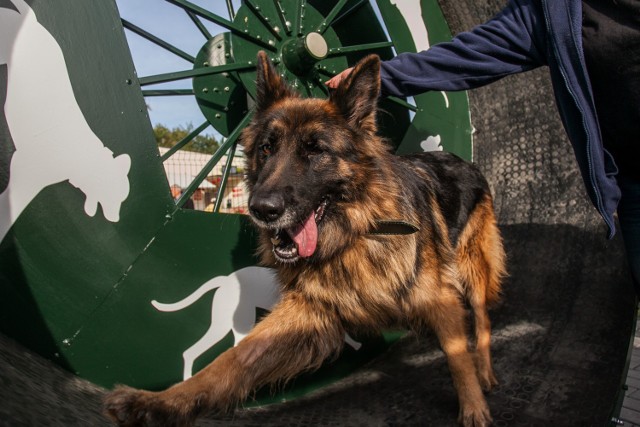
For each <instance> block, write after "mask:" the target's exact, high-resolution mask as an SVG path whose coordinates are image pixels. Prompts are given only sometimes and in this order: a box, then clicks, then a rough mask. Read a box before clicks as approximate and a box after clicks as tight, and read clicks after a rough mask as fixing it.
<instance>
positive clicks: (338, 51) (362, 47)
mask: <svg viewBox="0 0 640 427" xmlns="http://www.w3.org/2000/svg"><path fill="white" fill-rule="evenodd" d="M391 46H393V42H378V43H366V44H358V45H353V46H342V47H333V48H331V49H329V54H328V55H327V56H339V55H346V54H347V53H352V52H361V51H367V50H375V49H381V48H384V47H391Z"/></svg>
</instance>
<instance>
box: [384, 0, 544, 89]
mask: <svg viewBox="0 0 640 427" xmlns="http://www.w3.org/2000/svg"><path fill="white" fill-rule="evenodd" d="M545 52H546V27H545V21H544V18H543V12H542V7H541V5H540V3H539V0H511V1H509V3H508V4H507V6H506V7H505V8H504V9H503V10H502V11H501V12H500V13H498V15H496V16H495V17H494V18H492V19H491V20H490V21H488V22H486V23H484V24H481V25H478V26H477V27H475V28H473V29H472V30H470V31H467V32H464V33H460V34H458V35H457V36H456V37H454V38H453V39H452V40H451V41H450V42H445V43H439V44H436V45H433V46H431V47H430V48H429V49H427V50H425V51H422V52H419V53H402V54H399V55H398V56H396V57H395V58H393V59H391V60H389V61H384V62H383V63H382V65H381V71H380V77H381V81H382V89H381V92H382V95H383V96H388V95H395V96H402V97H404V96H411V95H417V94H420V93H423V92H426V91H430V90H446V91H457V90H466V89H473V88H476V87H480V86H483V85H486V84H488V83H491V82H494V81H496V80H498V79H500V78H502V77H504V76H507V75H510V74H515V73H520V72H523V71H528V70H531V69H533V68H536V67H539V66H541V65H546V62H547V60H546V53H545Z"/></svg>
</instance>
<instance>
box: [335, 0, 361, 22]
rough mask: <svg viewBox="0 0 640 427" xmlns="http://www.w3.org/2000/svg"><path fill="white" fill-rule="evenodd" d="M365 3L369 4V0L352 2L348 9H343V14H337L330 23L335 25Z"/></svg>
mask: <svg viewBox="0 0 640 427" xmlns="http://www.w3.org/2000/svg"><path fill="white" fill-rule="evenodd" d="M365 4H369V0H360V1H359V2H358V3H356V4H354V5H353V6H351V7H350V8H349V9H347V10H345V11H344V13H343V14H341V15H340V16H337V17H336V18H335V19H334V20H333V21H332V22H331V25H336V24H338V23H339V22H340V21H342V20H343V19H344V18H346V17H347V16H349V15H351V14H352V13H353V12H356V11H357V10H358V9H360V8H361V7H362V6H364V5H365Z"/></svg>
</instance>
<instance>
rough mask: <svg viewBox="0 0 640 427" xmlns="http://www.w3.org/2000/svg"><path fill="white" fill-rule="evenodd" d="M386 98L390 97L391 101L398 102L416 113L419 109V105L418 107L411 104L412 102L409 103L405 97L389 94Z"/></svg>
mask: <svg viewBox="0 0 640 427" xmlns="http://www.w3.org/2000/svg"><path fill="white" fill-rule="evenodd" d="M386 99H388V100H389V101H391V102H393V103H394V104H398V105H400V106H401V107H404V108H406V109H408V110H411V111H413V112H414V113H415V112H416V111H418V107H416V106H415V105H411V104H409V103H408V102H407V101H405V100H404V99H402V98H396V97H395V96H389V97H387V98H386Z"/></svg>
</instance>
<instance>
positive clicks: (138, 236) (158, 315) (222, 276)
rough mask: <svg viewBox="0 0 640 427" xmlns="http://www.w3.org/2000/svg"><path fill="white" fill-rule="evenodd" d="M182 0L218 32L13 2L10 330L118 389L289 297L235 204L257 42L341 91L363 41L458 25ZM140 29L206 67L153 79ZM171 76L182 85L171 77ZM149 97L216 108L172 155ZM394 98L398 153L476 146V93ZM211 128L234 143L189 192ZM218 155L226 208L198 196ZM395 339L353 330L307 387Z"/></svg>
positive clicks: (303, 85) (1, 144)
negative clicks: (342, 75)
mask: <svg viewBox="0 0 640 427" xmlns="http://www.w3.org/2000/svg"><path fill="white" fill-rule="evenodd" d="M156 1H158V2H159V1H162V0H156ZM167 2H168V3H171V4H173V5H174V7H175V13H176V14H184V13H186V14H187V15H188V16H189V17H190V18H191V19H192V21H193V24H194V26H195V27H196V28H197V29H198V30H199V31H200V32H201V33H202V35H203V42H202V47H201V49H200V50H199V51H198V52H190V53H186V52H183V51H182V50H180V49H178V48H176V47H174V46H172V45H171V44H170V43H168V42H166V41H164V40H162V39H160V38H158V37H156V36H154V35H152V34H150V33H149V32H147V31H146V30H145V29H143V28H141V27H140V26H138V25H137V24H136V23H135V22H129V21H127V20H123V19H121V17H120V14H119V12H118V9H117V7H116V4H115V2H114V1H111V0H108V1H100V2H87V1H83V0H30V1H24V0H3V1H0V105H4V114H3V115H0V330H1V331H2V333H4V334H6V335H9V336H11V337H13V338H15V339H16V340H18V341H19V342H20V343H22V344H24V345H25V346H27V347H28V348H30V349H32V350H34V351H36V352H37V353H39V354H41V355H43V356H45V357H47V358H49V359H51V360H52V361H54V362H55V363H57V364H59V365H61V366H63V367H65V368H67V369H68V370H70V371H71V372H74V373H76V374H77V375H79V376H81V377H83V378H86V379H88V380H90V381H92V382H94V383H96V384H99V385H102V386H106V387H110V386H112V385H113V384H115V383H124V384H128V385H131V386H134V387H142V388H147V389H159V388H164V387H166V386H168V385H170V384H172V383H175V382H177V381H180V380H182V379H183V378H185V377H187V376H189V375H190V373H193V372H196V371H197V370H198V369H200V368H202V367H203V366H205V365H206V364H208V363H209V362H210V361H211V360H212V359H213V358H215V357H216V356H217V355H218V354H220V353H221V352H222V351H224V350H225V349H227V348H229V347H230V346H232V345H233V344H234V343H235V342H237V341H238V340H239V339H241V338H242V336H244V334H246V332H247V331H248V329H249V328H250V326H251V324H252V323H253V322H255V321H256V319H259V316H260V315H262V314H264V312H265V311H266V310H268V308H269V304H272V303H273V301H274V300H275V299H276V298H277V295H275V294H274V293H273V292H272V291H273V289H275V284H274V283H273V277H272V275H271V273H270V272H269V270H268V269H264V268H262V267H256V262H257V260H256V259H255V258H254V255H253V254H254V238H255V236H254V232H253V229H252V226H251V224H250V221H249V219H248V217H247V216H245V215H240V214H226V213H220V212H219V211H220V207H221V206H220V205H221V202H222V200H223V197H222V196H223V194H224V191H225V190H224V189H225V186H226V185H227V182H228V180H229V171H230V170H231V167H230V166H231V164H232V161H233V158H234V155H236V154H239V148H238V147H237V139H238V136H239V134H240V132H241V131H242V129H243V128H244V126H245V125H246V124H247V123H248V121H249V120H250V119H251V111H252V110H251V108H252V98H253V97H254V95H255V82H254V80H255V69H254V67H255V65H254V61H255V58H256V54H257V52H258V51H260V50H264V51H266V52H267V53H268V54H269V55H270V56H271V58H272V59H273V61H274V62H275V63H276V64H277V67H278V69H279V70H280V72H281V73H282V74H283V75H284V76H285V77H286V78H287V80H288V81H289V82H290V84H292V85H293V86H294V87H296V88H298V90H299V91H300V93H301V94H302V95H303V96H317V97H326V96H328V91H327V89H326V87H325V85H324V81H326V80H327V79H328V78H330V77H331V76H332V75H334V74H335V73H338V72H339V71H341V70H342V69H344V68H346V67H347V66H349V65H352V64H354V63H355V62H356V61H357V60H358V59H359V58H361V57H363V56H364V55H367V54H370V53H376V54H378V55H380V56H381V57H383V58H390V57H392V56H393V55H394V54H395V53H400V52H405V51H416V50H420V49H424V48H428V47H429V45H431V44H434V43H437V42H439V41H444V40H448V39H449V38H450V37H451V35H450V33H449V30H448V27H447V25H446V23H445V21H444V19H443V17H442V14H441V12H440V9H439V7H438V4H437V2H436V0H414V1H405V2H399V1H394V0H378V1H376V2H373V1H371V2H370V1H365V0H316V1H313V0H244V1H242V2H241V3H239V4H238V3H235V4H234V3H233V2H231V1H229V2H227V3H228V12H229V13H228V15H229V16H226V17H222V16H220V15H217V14H214V13H212V12H211V11H209V10H207V9H206V7H204V6H201V5H199V4H195V3H191V2H189V1H187V0H167ZM149 3H151V2H149ZM398 3H399V4H398ZM205 24H206V25H205ZM212 25H214V26H215V28H219V32H218V33H212V31H211V28H212ZM129 32H130V33H133V34H137V35H139V36H142V37H144V38H146V39H147V40H149V42H150V43H154V44H156V45H158V46H160V47H163V48H165V49H166V50H168V51H169V52H171V53H173V54H175V55H177V56H179V57H181V58H183V59H185V60H187V61H188V62H190V63H192V64H193V66H192V67H191V68H189V69H185V70H175V71H174V72H171V73H166V74H161V75H152V76H138V75H137V73H136V70H135V68H134V63H133V61H132V58H131V55H130V51H129V48H128V45H127V39H126V33H129ZM165 82H181V83H182V84H183V85H184V88H183V89H174V88H171V89H163V88H162V87H161V86H158V85H159V84H161V83H165ZM149 96H193V97H194V98H195V100H196V101H197V103H198V105H199V107H200V109H201V112H202V118H201V119H198V120H201V121H200V122H201V123H202V124H201V125H200V126H198V127H196V128H195V129H194V130H193V132H191V134H190V135H189V136H188V137H187V138H185V140H183V141H182V142H181V143H179V144H178V145H177V146H176V147H174V149H171V150H169V151H168V152H166V153H165V154H163V155H162V156H161V155H160V153H159V151H158V147H157V145H156V142H155V139H154V135H153V130H152V126H151V123H150V120H149V116H148V111H147V107H146V104H145V97H149ZM382 104H383V105H382V109H383V110H384V111H386V112H387V114H384V115H383V116H381V124H382V127H383V132H384V134H385V135H386V136H388V137H389V138H390V139H391V141H392V143H393V144H394V146H395V147H396V150H397V152H398V153H407V152H415V151H421V150H428V149H442V148H444V149H446V150H449V151H453V152H456V153H457V154H459V155H461V156H463V157H465V158H471V155H472V135H471V125H470V119H469V108H468V102H467V98H466V94H465V93H429V94H425V95H420V96H417V97H415V98H414V99H412V100H403V99H386V100H383V101H382ZM209 126H212V127H213V128H214V129H215V130H216V132H218V133H219V134H220V135H222V136H223V137H224V139H223V142H222V144H221V146H220V149H219V150H218V151H217V152H216V153H215V154H213V155H212V156H210V158H209V159H208V161H207V163H206V165H204V167H203V168H202V170H201V171H200V172H199V173H198V174H197V176H195V177H194V179H193V180H192V182H191V183H190V184H189V185H187V186H186V188H185V189H184V191H183V193H182V196H181V197H180V198H179V199H178V200H177V202H176V201H174V199H173V198H172V196H171V192H170V188H169V185H170V183H169V182H168V179H167V176H166V174H165V171H164V169H163V161H166V160H167V159H169V158H171V157H172V156H173V155H174V154H175V153H176V152H178V151H179V149H180V148H181V147H182V146H184V145H185V144H187V143H188V142H190V141H191V140H192V139H193V138H195V137H196V136H197V135H198V134H200V133H202V132H204V131H205V129H207V128H208V127H209ZM218 163H221V164H224V165H226V167H225V168H224V172H223V173H222V176H221V177H220V182H219V183H218V186H217V191H218V192H219V193H218V197H217V198H216V201H215V206H214V209H213V210H214V212H202V211H196V210H187V209H183V208H182V207H183V205H184V204H185V203H186V201H187V200H188V199H189V198H190V197H191V196H192V195H193V194H194V193H195V192H196V191H197V190H198V188H199V185H200V183H201V182H203V181H204V180H205V179H206V178H207V176H209V175H210V172H211V170H212V169H213V168H214V167H215V166H216V165H217V164H218ZM187 297H189V298H187ZM185 298H186V299H185ZM225 316H226V317H225ZM391 339H393V335H392V334H389V335H387V336H385V337H380V339H378V340H375V339H374V340H369V341H366V342H360V341H359V340H358V338H357V337H353V341H350V342H349V343H350V344H351V345H348V346H346V348H347V349H346V351H345V355H344V356H343V357H342V358H341V359H340V360H339V361H338V362H336V363H335V364H333V365H331V366H327V367H325V368H323V370H321V371H320V372H318V373H316V374H315V375H313V376H311V377H309V378H306V379H305V380H303V381H302V380H301V381H298V382H296V387H297V391H296V393H298V392H303V391H305V390H307V389H309V388H314V387H318V386H319V385H322V384H324V383H326V382H327V381H331V380H332V379H334V378H336V377H339V376H341V375H344V374H345V373H346V372H349V371H350V370H352V369H354V368H355V367H357V366H359V365H361V364H362V363H363V362H365V361H366V360H369V359H370V358H371V357H373V356H375V355H376V354H379V352H380V351H383V350H384V348H385V346H386V345H387V344H388V342H389V340H391Z"/></svg>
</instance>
